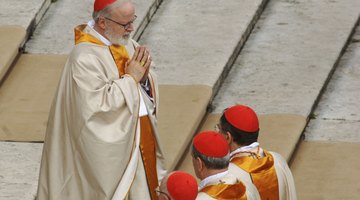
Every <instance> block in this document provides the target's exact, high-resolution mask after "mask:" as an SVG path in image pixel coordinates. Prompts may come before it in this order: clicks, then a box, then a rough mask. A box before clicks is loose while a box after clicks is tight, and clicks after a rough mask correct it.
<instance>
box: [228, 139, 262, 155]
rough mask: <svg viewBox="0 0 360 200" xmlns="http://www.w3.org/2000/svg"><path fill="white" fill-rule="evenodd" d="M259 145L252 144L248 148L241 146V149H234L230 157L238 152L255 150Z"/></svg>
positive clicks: (256, 143)
mask: <svg viewBox="0 0 360 200" xmlns="http://www.w3.org/2000/svg"><path fill="white" fill-rule="evenodd" d="M259 145H260V144H259V143H258V142H253V143H251V144H250V145H248V146H242V147H240V148H238V149H236V150H235V151H232V152H231V153H230V157H232V156H233V155H235V154H237V153H239V152H242V151H252V150H254V149H256V148H257V147H258V146H259Z"/></svg>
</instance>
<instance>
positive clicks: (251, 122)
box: [224, 104, 259, 132]
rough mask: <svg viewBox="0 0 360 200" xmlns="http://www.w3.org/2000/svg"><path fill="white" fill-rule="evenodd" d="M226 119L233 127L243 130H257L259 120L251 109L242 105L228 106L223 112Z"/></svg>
mask: <svg viewBox="0 0 360 200" xmlns="http://www.w3.org/2000/svg"><path fill="white" fill-rule="evenodd" d="M224 115H225V118H226V120H227V121H228V122H229V123H230V124H231V125H232V126H234V127H235V128H237V129H240V130H242V131H245V132H256V131H258V130H259V120H258V117H257V115H256V113H255V111H254V110H253V109H251V108H250V107H248V106H244V105H240V104H239V105H236V106H233V107H230V108H228V109H226V110H225V112H224Z"/></svg>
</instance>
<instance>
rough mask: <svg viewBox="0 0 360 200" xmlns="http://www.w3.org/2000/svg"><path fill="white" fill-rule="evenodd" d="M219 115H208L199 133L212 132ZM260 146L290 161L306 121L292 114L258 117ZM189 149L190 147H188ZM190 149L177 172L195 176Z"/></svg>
mask: <svg viewBox="0 0 360 200" xmlns="http://www.w3.org/2000/svg"><path fill="white" fill-rule="evenodd" d="M220 117H221V114H208V115H207V116H206V117H205V120H204V123H203V124H202V126H201V127H200V129H199V131H204V130H214V127H215V125H216V124H218V122H219V119H220ZM259 124H260V133H259V143H260V145H261V146H262V147H263V148H265V149H267V150H271V151H275V152H277V153H279V154H281V155H282V156H284V158H285V159H287V160H288V161H290V159H291V156H292V154H293V151H294V150H295V148H296V146H297V143H298V141H299V137H300V135H301V133H302V131H303V128H304V126H305V124H306V119H305V118H304V117H302V116H300V115H292V114H266V115H260V116H259ZM190 148H191V145H190ZM190 148H188V149H187V151H186V153H185V154H184V156H183V158H182V160H181V162H180V163H179V165H178V166H177V167H176V169H177V170H182V171H187V172H189V173H191V174H192V175H195V173H194V170H193V166H192V159H191V151H190Z"/></svg>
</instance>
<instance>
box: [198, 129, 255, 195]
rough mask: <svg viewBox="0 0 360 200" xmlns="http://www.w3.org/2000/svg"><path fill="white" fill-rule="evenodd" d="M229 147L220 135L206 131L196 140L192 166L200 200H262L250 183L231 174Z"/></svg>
mask: <svg viewBox="0 0 360 200" xmlns="http://www.w3.org/2000/svg"><path fill="white" fill-rule="evenodd" d="M229 158H230V157H229V147H228V144H227V142H226V140H225V139H224V138H223V137H222V136H221V135H220V134H219V133H217V132H213V131H204V132H201V133H199V134H197V135H196V136H195V137H194V139H193V145H192V162H193V166H194V171H195V174H196V176H197V177H198V178H199V179H200V180H201V182H200V184H199V194H198V196H197V198H196V199H198V200H211V199H233V200H246V199H247V200H259V199H260V196H259V193H258V191H257V190H256V188H255V186H254V185H253V184H252V183H251V182H245V181H242V180H240V179H238V178H236V177H235V176H234V175H232V174H231V173H229V171H228V166H229Z"/></svg>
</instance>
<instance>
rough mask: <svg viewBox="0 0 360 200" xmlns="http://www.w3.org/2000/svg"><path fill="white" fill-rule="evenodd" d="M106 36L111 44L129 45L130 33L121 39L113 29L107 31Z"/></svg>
mask: <svg viewBox="0 0 360 200" xmlns="http://www.w3.org/2000/svg"><path fill="white" fill-rule="evenodd" d="M105 36H106V37H107V38H108V39H109V41H110V42H111V44H115V45H122V46H125V45H127V44H128V43H129V38H130V33H129V34H126V35H123V36H121V37H119V36H118V35H116V34H114V31H113V30H112V29H110V28H109V29H106V30H105Z"/></svg>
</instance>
